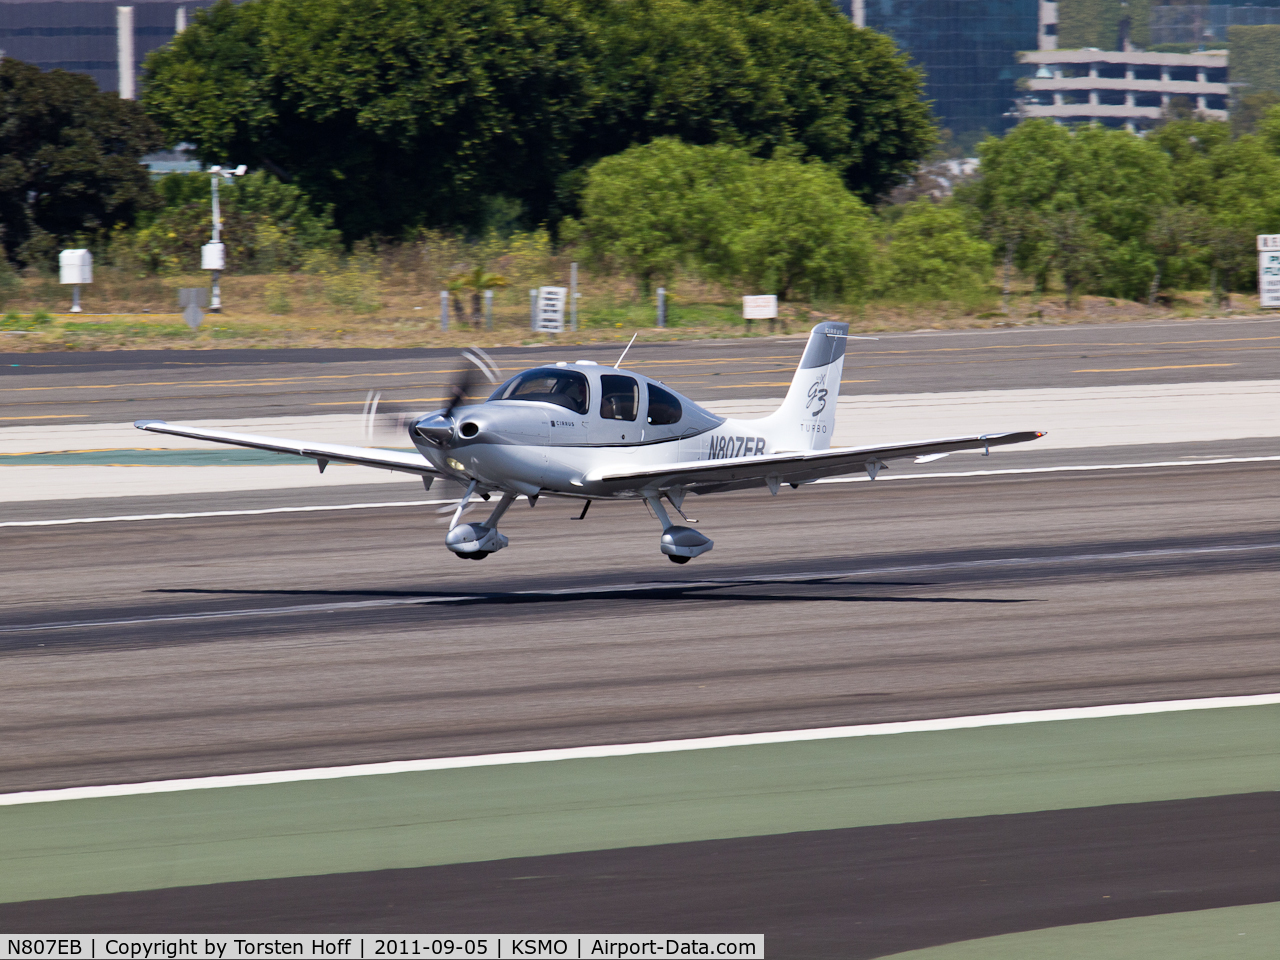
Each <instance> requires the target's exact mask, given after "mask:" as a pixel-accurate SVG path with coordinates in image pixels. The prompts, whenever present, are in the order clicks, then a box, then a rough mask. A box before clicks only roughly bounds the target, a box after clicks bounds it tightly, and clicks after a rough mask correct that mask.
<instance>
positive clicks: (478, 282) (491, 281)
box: [449, 264, 507, 327]
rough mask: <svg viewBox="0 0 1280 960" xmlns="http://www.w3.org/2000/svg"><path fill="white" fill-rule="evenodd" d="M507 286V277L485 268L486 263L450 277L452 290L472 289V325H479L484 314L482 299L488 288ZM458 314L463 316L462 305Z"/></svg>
mask: <svg viewBox="0 0 1280 960" xmlns="http://www.w3.org/2000/svg"><path fill="white" fill-rule="evenodd" d="M505 286H507V278H506V277H504V276H501V275H499V274H496V273H490V272H489V271H488V270H486V269H485V268H484V264H478V265H476V266H474V267H472V268H471V269H470V270H464V271H462V272H461V273H455V274H454V275H453V276H452V277H450V278H449V289H450V291H461V290H469V291H471V325H472V326H473V327H479V326H480V321H481V319H482V318H483V314H482V312H481V309H480V301H481V298H482V296H483V294H484V292H485V291H486V290H493V289H494V288H496V287H505ZM457 299H458V298H457V294H456V293H455V294H454V302H455V303H457ZM457 310H458V316H459V317H461V316H462V308H461V305H460V304H458V306H457Z"/></svg>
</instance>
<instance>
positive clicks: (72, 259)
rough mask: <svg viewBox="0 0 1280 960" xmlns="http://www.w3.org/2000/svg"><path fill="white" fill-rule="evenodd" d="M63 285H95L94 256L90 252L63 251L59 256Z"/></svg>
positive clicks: (59, 270)
mask: <svg viewBox="0 0 1280 960" xmlns="http://www.w3.org/2000/svg"><path fill="white" fill-rule="evenodd" d="M58 280H59V282H61V283H93V254H92V253H90V252H89V251H88V250H63V251H62V252H61V253H60V254H58Z"/></svg>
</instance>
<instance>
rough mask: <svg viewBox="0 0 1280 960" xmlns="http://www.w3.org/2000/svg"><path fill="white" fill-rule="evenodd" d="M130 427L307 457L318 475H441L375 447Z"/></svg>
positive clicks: (153, 423)
mask: <svg viewBox="0 0 1280 960" xmlns="http://www.w3.org/2000/svg"><path fill="white" fill-rule="evenodd" d="M133 425H134V426H135V427H137V428H138V429H139V430H147V431H150V432H151V433H167V434H170V435H172V436H175V437H190V438H192V439H193V440H210V441H212V442H213V443H226V444H230V445H232V446H235V447H250V448H252V449H254V450H271V451H274V452H275V453H291V454H293V455H294V456H298V457H309V458H311V459H312V460H315V461H317V462H318V463H319V465H320V471H321V472H322V473H323V472H324V468H325V467H327V466H328V465H329V463H330V462H331V461H332V462H334V463H356V464H359V465H360V466H362V467H381V468H382V469H383V470H399V471H400V472H401V473H412V474H415V475H417V476H420V477H441V476H444V474H443V473H441V472H440V471H439V470H437V469H436V468H435V467H433V466H432V465H431V464H430V463H428V462H427V460H426V458H425V457H423V456H422V454H420V453H407V452H404V451H400V450H380V449H377V448H376V447H348V446H344V445H343V444H340V443H313V442H311V441H308V440H282V439H280V438H278V437H259V436H257V435H255V434H251V433H229V432H227V431H226V430H207V429H205V428H204V427H177V426H173V425H172V424H168V423H165V422H164V421H163V420H136V421H134V424H133Z"/></svg>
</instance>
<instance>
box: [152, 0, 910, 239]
mask: <svg viewBox="0 0 1280 960" xmlns="http://www.w3.org/2000/svg"><path fill="white" fill-rule="evenodd" d="M921 84H922V77H921V74H920V72H919V71H918V70H915V69H913V68H911V67H910V66H908V64H907V63H906V60H905V58H904V57H903V56H902V55H901V54H900V53H899V52H898V51H897V50H896V48H895V47H894V46H893V43H892V42H891V41H890V40H888V39H887V38H886V37H883V36H881V35H879V34H876V33H874V32H872V31H869V30H861V29H858V28H856V27H854V26H853V25H852V24H850V23H849V22H848V20H847V19H842V18H841V17H840V16H839V15H838V13H837V12H836V11H835V9H834V8H833V7H831V6H830V5H828V4H824V3H818V2H815V0H628V2H626V3H622V2H617V0H246V2H244V3H241V4H239V5H232V4H231V2H230V0H220V2H219V3H218V4H217V5H215V6H214V7H213V8H211V9H210V10H208V11H199V12H197V13H196V15H195V17H194V19H193V21H192V23H191V24H190V25H189V26H188V28H187V30H186V31H185V32H184V33H182V34H181V35H179V36H178V37H175V38H174V40H173V42H172V43H170V44H169V45H167V46H166V47H163V48H161V49H160V50H158V51H156V52H155V53H154V54H152V55H151V57H150V58H149V59H148V61H147V67H146V75H145V80H144V91H145V92H144V100H145V103H146V105H147V109H148V111H149V112H150V113H151V114H152V115H153V116H154V117H155V118H156V119H157V120H158V121H159V122H160V123H161V124H162V125H163V127H164V129H165V131H166V133H167V134H168V136H169V137H170V138H171V139H173V140H188V141H191V142H193V143H195V144H196V145H197V147H198V152H199V156H200V157H201V159H203V160H206V161H209V162H215V161H216V162H235V163H241V162H244V163H249V164H251V165H255V166H261V167H264V168H265V169H267V170H270V171H272V172H273V173H275V174H276V175H277V176H279V177H281V178H282V179H292V180H293V181H294V182H296V183H297V184H298V185H299V186H301V187H302V188H303V189H304V190H305V191H306V192H307V193H308V194H309V195H311V196H312V197H314V198H315V199H316V200H317V202H319V203H321V204H332V205H333V207H334V210H335V216H336V219H337V222H338V225H339V227H340V228H341V229H342V231H343V233H344V235H345V236H346V237H347V239H348V240H350V239H352V238H355V237H359V236H364V235H367V234H370V233H382V234H396V233H399V232H401V231H402V230H403V229H404V228H405V227H407V226H419V225H422V226H449V227H457V226H462V227H465V228H467V229H470V230H473V231H482V229H483V228H484V226H485V223H484V220H485V217H486V215H487V214H486V212H487V211H491V210H493V209H496V208H495V206H494V203H493V198H495V197H506V198H511V199H514V200H517V201H519V203H520V204H521V205H522V207H523V210H524V215H523V216H524V220H525V222H526V224H527V225H531V224H533V223H539V222H544V221H547V220H550V221H556V220H558V219H559V218H560V217H561V216H562V215H563V214H564V213H566V212H573V211H575V210H576V209H577V204H578V197H579V192H580V190H581V188H582V186H583V184H584V183H585V171H586V170H587V169H588V168H589V167H590V166H591V165H593V164H594V163H595V162H596V161H597V160H599V159H600V158H602V157H607V156H611V155H613V154H616V153H619V152H621V151H623V150H625V149H626V148H627V147H629V146H631V145H633V144H640V143H646V142H649V141H651V140H654V139H658V138H661V137H664V136H676V137H679V138H681V139H683V140H685V141H687V142H690V143H698V144H711V143H726V144H729V145H733V146H737V147H740V148H742V149H745V150H747V151H748V152H749V153H751V154H754V155H757V156H761V157H769V156H772V155H773V154H774V152H775V151H778V150H796V149H798V150H800V151H802V152H804V153H805V154H806V155H808V156H811V157H816V158H818V159H821V160H824V161H825V162H827V163H829V164H830V165H832V166H833V167H834V168H835V169H836V170H837V171H838V173H839V175H840V176H841V177H842V178H843V179H844V182H845V183H846V185H848V186H849V187H850V189H852V190H854V191H855V192H857V193H859V194H860V195H861V196H863V197H864V198H870V197H873V196H876V195H878V194H879V193H882V192H884V191H886V190H888V189H889V188H891V187H892V186H894V185H895V184H896V183H898V182H899V181H900V180H902V179H904V178H905V177H906V176H907V175H908V174H909V173H910V171H911V169H912V168H913V167H914V165H915V163H916V162H917V161H918V160H919V159H920V158H921V157H922V156H924V155H925V154H926V153H927V152H928V150H929V149H930V147H931V145H932V143H933V141H934V139H935V131H934V126H933V121H932V119H931V117H930V113H929V109H928V106H927V105H926V104H925V103H923V102H922V101H921V99H920V93H921V89H922V87H921Z"/></svg>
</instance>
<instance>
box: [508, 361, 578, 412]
mask: <svg viewBox="0 0 1280 960" xmlns="http://www.w3.org/2000/svg"><path fill="white" fill-rule="evenodd" d="M489 399H490V400H533V401H540V402H542V403H555V404H559V405H560V406H562V407H565V408H567V409H569V410H572V411H573V412H574V413H582V414H585V413H586V412H587V409H588V402H587V401H588V394H587V378H586V377H585V376H583V375H582V374H581V373H578V372H577V371H576V370H559V369H555V368H551V367H543V368H539V369H537V370H526V371H525V372H524V373H522V374H520V375H519V376H516V377H512V378H511V379H510V380H508V381H507V382H506V383H504V384H503V385H502V386H500V387H499V388H498V389H497V390H495V391H494V393H493V396H491V397H490V398H489Z"/></svg>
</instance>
